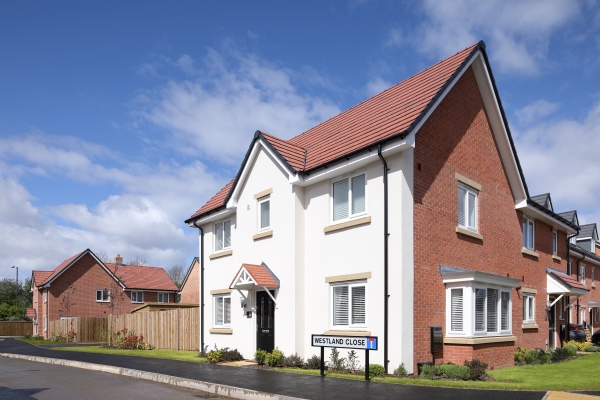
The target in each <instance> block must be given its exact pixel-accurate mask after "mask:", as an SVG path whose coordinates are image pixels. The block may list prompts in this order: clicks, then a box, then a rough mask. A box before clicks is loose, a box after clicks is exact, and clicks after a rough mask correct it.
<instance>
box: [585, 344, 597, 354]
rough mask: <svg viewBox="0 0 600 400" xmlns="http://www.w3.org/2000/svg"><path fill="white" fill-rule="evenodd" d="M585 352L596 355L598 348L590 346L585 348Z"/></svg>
mask: <svg viewBox="0 0 600 400" xmlns="http://www.w3.org/2000/svg"><path fill="white" fill-rule="evenodd" d="M586 351H589V352H592V353H598V352H600V347H598V346H590V347H588V348H587V350H586Z"/></svg>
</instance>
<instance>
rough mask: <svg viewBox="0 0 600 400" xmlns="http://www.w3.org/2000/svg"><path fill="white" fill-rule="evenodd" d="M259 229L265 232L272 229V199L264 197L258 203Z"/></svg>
mask: <svg viewBox="0 0 600 400" xmlns="http://www.w3.org/2000/svg"><path fill="white" fill-rule="evenodd" d="M258 213H259V216H258V229H259V230H265V229H269V228H270V227H271V199H270V198H269V197H263V198H262V199H260V200H259V201H258Z"/></svg>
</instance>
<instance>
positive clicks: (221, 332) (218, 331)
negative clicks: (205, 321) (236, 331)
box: [209, 328, 233, 335]
mask: <svg viewBox="0 0 600 400" xmlns="http://www.w3.org/2000/svg"><path fill="white" fill-rule="evenodd" d="M209 332H210V333H216V334H217V335H231V334H233V329H231V328H212V329H210V330H209Z"/></svg>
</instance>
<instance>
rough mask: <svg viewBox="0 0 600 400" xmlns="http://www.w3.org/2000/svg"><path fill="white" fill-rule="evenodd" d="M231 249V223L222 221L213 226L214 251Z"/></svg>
mask: <svg viewBox="0 0 600 400" xmlns="http://www.w3.org/2000/svg"><path fill="white" fill-rule="evenodd" d="M230 247H231V221H230V220H227V221H222V222H218V223H216V224H215V251H221V250H225V249H228V248H230Z"/></svg>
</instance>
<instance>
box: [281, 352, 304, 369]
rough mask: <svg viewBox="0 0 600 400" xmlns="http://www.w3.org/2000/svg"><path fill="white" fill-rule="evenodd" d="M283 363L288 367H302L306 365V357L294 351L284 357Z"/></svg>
mask: <svg viewBox="0 0 600 400" xmlns="http://www.w3.org/2000/svg"><path fill="white" fill-rule="evenodd" d="M283 365H284V366H286V367H288V368H302V367H303V366H304V359H303V358H302V357H300V356H299V355H298V353H294V354H292V355H290V356H288V357H286V358H284V359H283Z"/></svg>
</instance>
